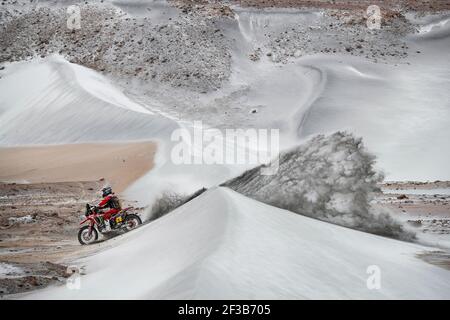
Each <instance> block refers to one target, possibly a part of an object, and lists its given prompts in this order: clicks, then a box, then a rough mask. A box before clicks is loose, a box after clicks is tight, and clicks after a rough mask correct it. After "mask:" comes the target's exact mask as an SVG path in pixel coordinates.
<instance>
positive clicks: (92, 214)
mask: <svg viewBox="0 0 450 320" xmlns="http://www.w3.org/2000/svg"><path fill="white" fill-rule="evenodd" d="M130 209H132V208H131V207H130V208H125V209H122V210H120V211H119V212H118V213H116V214H114V215H113V216H112V217H111V219H110V220H109V221H110V223H109V224H110V228H107V227H106V224H105V223H104V221H103V220H104V219H103V216H102V214H101V213H100V212H99V210H98V208H97V207H96V206H92V205H90V204H89V203H88V204H86V213H85V216H86V218H85V219H84V220H83V221H81V222H80V226H81V225H84V224H85V223H87V225H84V226H82V227H81V228H80V230H79V231H78V241H79V242H80V243H81V244H83V245H84V244H91V243H94V242H95V241H97V240H98V233H99V232H100V233H101V234H107V233H110V232H116V231H125V232H127V231H130V230H133V229H135V228H137V227H138V226H139V225H141V224H142V220H141V218H139V216H138V215H137V214H134V213H129V211H130Z"/></svg>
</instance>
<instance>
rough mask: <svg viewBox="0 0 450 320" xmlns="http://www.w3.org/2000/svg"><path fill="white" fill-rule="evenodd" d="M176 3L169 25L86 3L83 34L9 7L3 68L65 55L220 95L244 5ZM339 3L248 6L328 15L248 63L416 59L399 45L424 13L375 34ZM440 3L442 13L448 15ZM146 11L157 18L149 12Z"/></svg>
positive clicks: (0, 50) (400, 15) (273, 37)
mask: <svg viewBox="0 0 450 320" xmlns="http://www.w3.org/2000/svg"><path fill="white" fill-rule="evenodd" d="M170 3H171V4H172V5H173V6H174V7H175V8H177V9H176V10H175V12H172V11H170V10H169V9H168V12H169V13H170V14H168V15H167V18H166V19H162V20H161V19H152V18H151V17H149V16H147V15H145V14H143V15H142V16H141V17H139V16H136V15H130V14H128V13H127V12H126V10H125V9H123V10H121V9H120V8H118V7H116V6H113V5H111V4H109V3H107V2H101V3H99V2H93V1H91V2H89V1H86V2H84V3H80V4H78V5H79V7H80V14H81V28H80V29H69V28H68V27H67V20H68V13H67V8H66V7H65V6H48V5H46V4H45V2H43V3H41V2H31V5H30V2H29V1H5V0H4V1H3V2H2V5H1V6H0V64H3V63H5V62H11V61H19V60H22V59H27V58H31V57H35V56H38V57H45V56H47V55H50V54H53V53H58V54H61V55H63V56H64V57H66V58H67V59H68V60H69V61H71V62H74V63H78V64H81V65H84V66H87V67H90V68H93V69H95V70H98V71H101V72H103V73H105V74H109V75H111V76H114V77H116V78H121V79H125V80H126V81H132V80H133V82H134V83H136V82H139V81H141V82H142V83H146V85H147V86H148V85H149V83H153V82H154V83H160V84H167V85H169V86H171V87H174V88H179V87H181V88H187V89H189V90H193V91H195V92H203V93H206V92H209V91H211V90H215V89H218V88H220V87H221V86H222V85H223V83H224V82H225V81H226V80H228V79H229V76H230V72H231V70H230V65H231V52H230V50H231V49H232V47H233V40H234V39H230V38H227V37H226V36H225V34H224V33H225V31H226V29H227V28H228V27H230V26H233V25H235V26H236V24H237V20H236V17H237V15H238V14H239V10H238V11H237V12H234V11H233V8H234V5H236V3H233V2H225V1H224V2H223V3H217V2H214V3H209V2H206V1H193V2H192V1H172V2H170ZM338 3H340V2H338ZM338 3H335V4H334V5H326V3H324V2H321V1H265V2H260V1H257V2H252V1H243V2H241V5H242V6H243V7H247V6H251V7H266V6H274V5H275V6H277V7H295V8H312V7H317V6H318V7H320V8H324V9H325V11H323V19H320V22H317V23H316V22H314V23H313V24H300V25H298V24H294V25H289V24H287V25H286V26H285V27H284V28H283V29H281V30H276V31H273V30H270V29H268V30H267V32H266V33H265V34H264V35H261V36H262V37H263V40H262V42H261V44H259V45H258V46H257V47H255V48H254V50H255V51H254V52H253V53H250V54H249V56H248V59H251V60H254V61H256V60H259V59H260V58H261V56H263V55H264V56H267V57H268V58H269V60H271V61H273V62H276V63H277V62H284V63H286V62H287V61H288V60H289V59H290V58H299V57H301V56H304V55H308V54H313V53H327V54H339V53H350V54H351V55H355V56H362V57H365V58H367V59H370V60H373V61H391V62H398V61H399V60H402V59H404V58H406V57H407V56H408V54H409V53H408V46H407V45H406V44H405V43H404V42H403V41H401V40H399V38H400V37H401V36H403V35H405V34H406V33H410V32H414V30H415V29H414V26H413V25H411V23H410V22H409V21H408V20H407V19H406V18H405V13H406V12H408V11H407V10H422V9H423V8H422V6H418V5H409V6H393V7H392V6H390V7H389V8H391V10H390V11H389V12H387V13H386V14H385V15H384V16H383V19H382V28H381V29H380V30H370V29H368V28H367V26H366V19H367V16H366V14H365V12H364V11H363V10H361V9H362V8H366V6H365V4H364V5H363V4H362V3H361V4H358V5H357V9H358V10H356V9H355V8H354V7H355V5H354V4H353V3H354V2H348V1H347V2H346V1H343V3H348V4H349V6H344V5H339V4H338ZM386 3H388V2H386ZM414 3H415V2H414ZM436 3H437V4H436V6H433V8H435V9H436V10H438V9H440V10H444V9H446V8H447V7H446V6H445V5H442V4H440V2H436ZM350 4H351V5H350ZM388 4H389V3H388ZM138 9H140V10H143V11H145V12H151V10H152V9H151V8H150V7H145V6H143V7H140V8H138ZM347 9H349V10H347ZM447 9H448V8H447ZM308 10H309V9H308ZM423 10H424V9H423ZM416 13H417V12H416ZM413 54H417V52H414V53H413ZM144 86H145V85H144Z"/></svg>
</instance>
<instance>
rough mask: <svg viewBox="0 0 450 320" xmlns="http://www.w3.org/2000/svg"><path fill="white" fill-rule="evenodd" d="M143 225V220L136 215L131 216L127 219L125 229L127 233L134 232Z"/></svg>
mask: <svg viewBox="0 0 450 320" xmlns="http://www.w3.org/2000/svg"><path fill="white" fill-rule="evenodd" d="M141 224H142V220H141V218H139V216H138V215H136V214H129V215H127V217H126V218H125V228H126V230H127V231H130V230H133V229H135V228H137V227H138V226H139V225H141Z"/></svg>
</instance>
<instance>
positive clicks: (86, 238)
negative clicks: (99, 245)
mask: <svg viewBox="0 0 450 320" xmlns="http://www.w3.org/2000/svg"><path fill="white" fill-rule="evenodd" d="M89 228H90V227H89V226H84V227H82V228H81V229H80V230H79V231H78V242H80V243H81V244H82V245H86V244H91V243H94V242H95V241H97V239H98V232H97V230H95V228H92V232H91V234H90V235H89Z"/></svg>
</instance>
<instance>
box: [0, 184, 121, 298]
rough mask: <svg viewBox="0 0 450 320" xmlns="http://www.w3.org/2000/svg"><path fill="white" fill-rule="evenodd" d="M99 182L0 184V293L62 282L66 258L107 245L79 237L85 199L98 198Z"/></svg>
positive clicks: (67, 259)
mask: <svg viewBox="0 0 450 320" xmlns="http://www.w3.org/2000/svg"><path fill="white" fill-rule="evenodd" d="M103 183H104V182H103V181H92V182H61V183H36V184H17V183H8V184H0V296H2V295H4V294H11V293H20V292H24V291H28V290H33V289H37V288H40V287H44V286H47V285H49V284H52V283H57V282H65V281H66V278H67V277H69V276H70V273H68V272H67V267H68V266H70V263H69V262H70V261H72V260H73V259H75V258H76V257H79V256H81V255H87V254H90V253H92V252H95V251H97V250H99V249H100V248H103V247H104V246H105V245H109V244H107V243H105V242H103V243H102V242H100V243H98V244H94V245H91V246H84V247H82V246H81V245H80V244H79V243H78V240H77V232H78V228H79V222H80V221H81V218H83V217H84V209H85V205H86V202H90V203H96V202H97V201H98V199H99V194H98V190H99V189H100V188H101V187H102V186H103ZM129 204H130V203H129ZM114 241H115V239H112V242H114ZM108 242H110V241H108Z"/></svg>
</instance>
